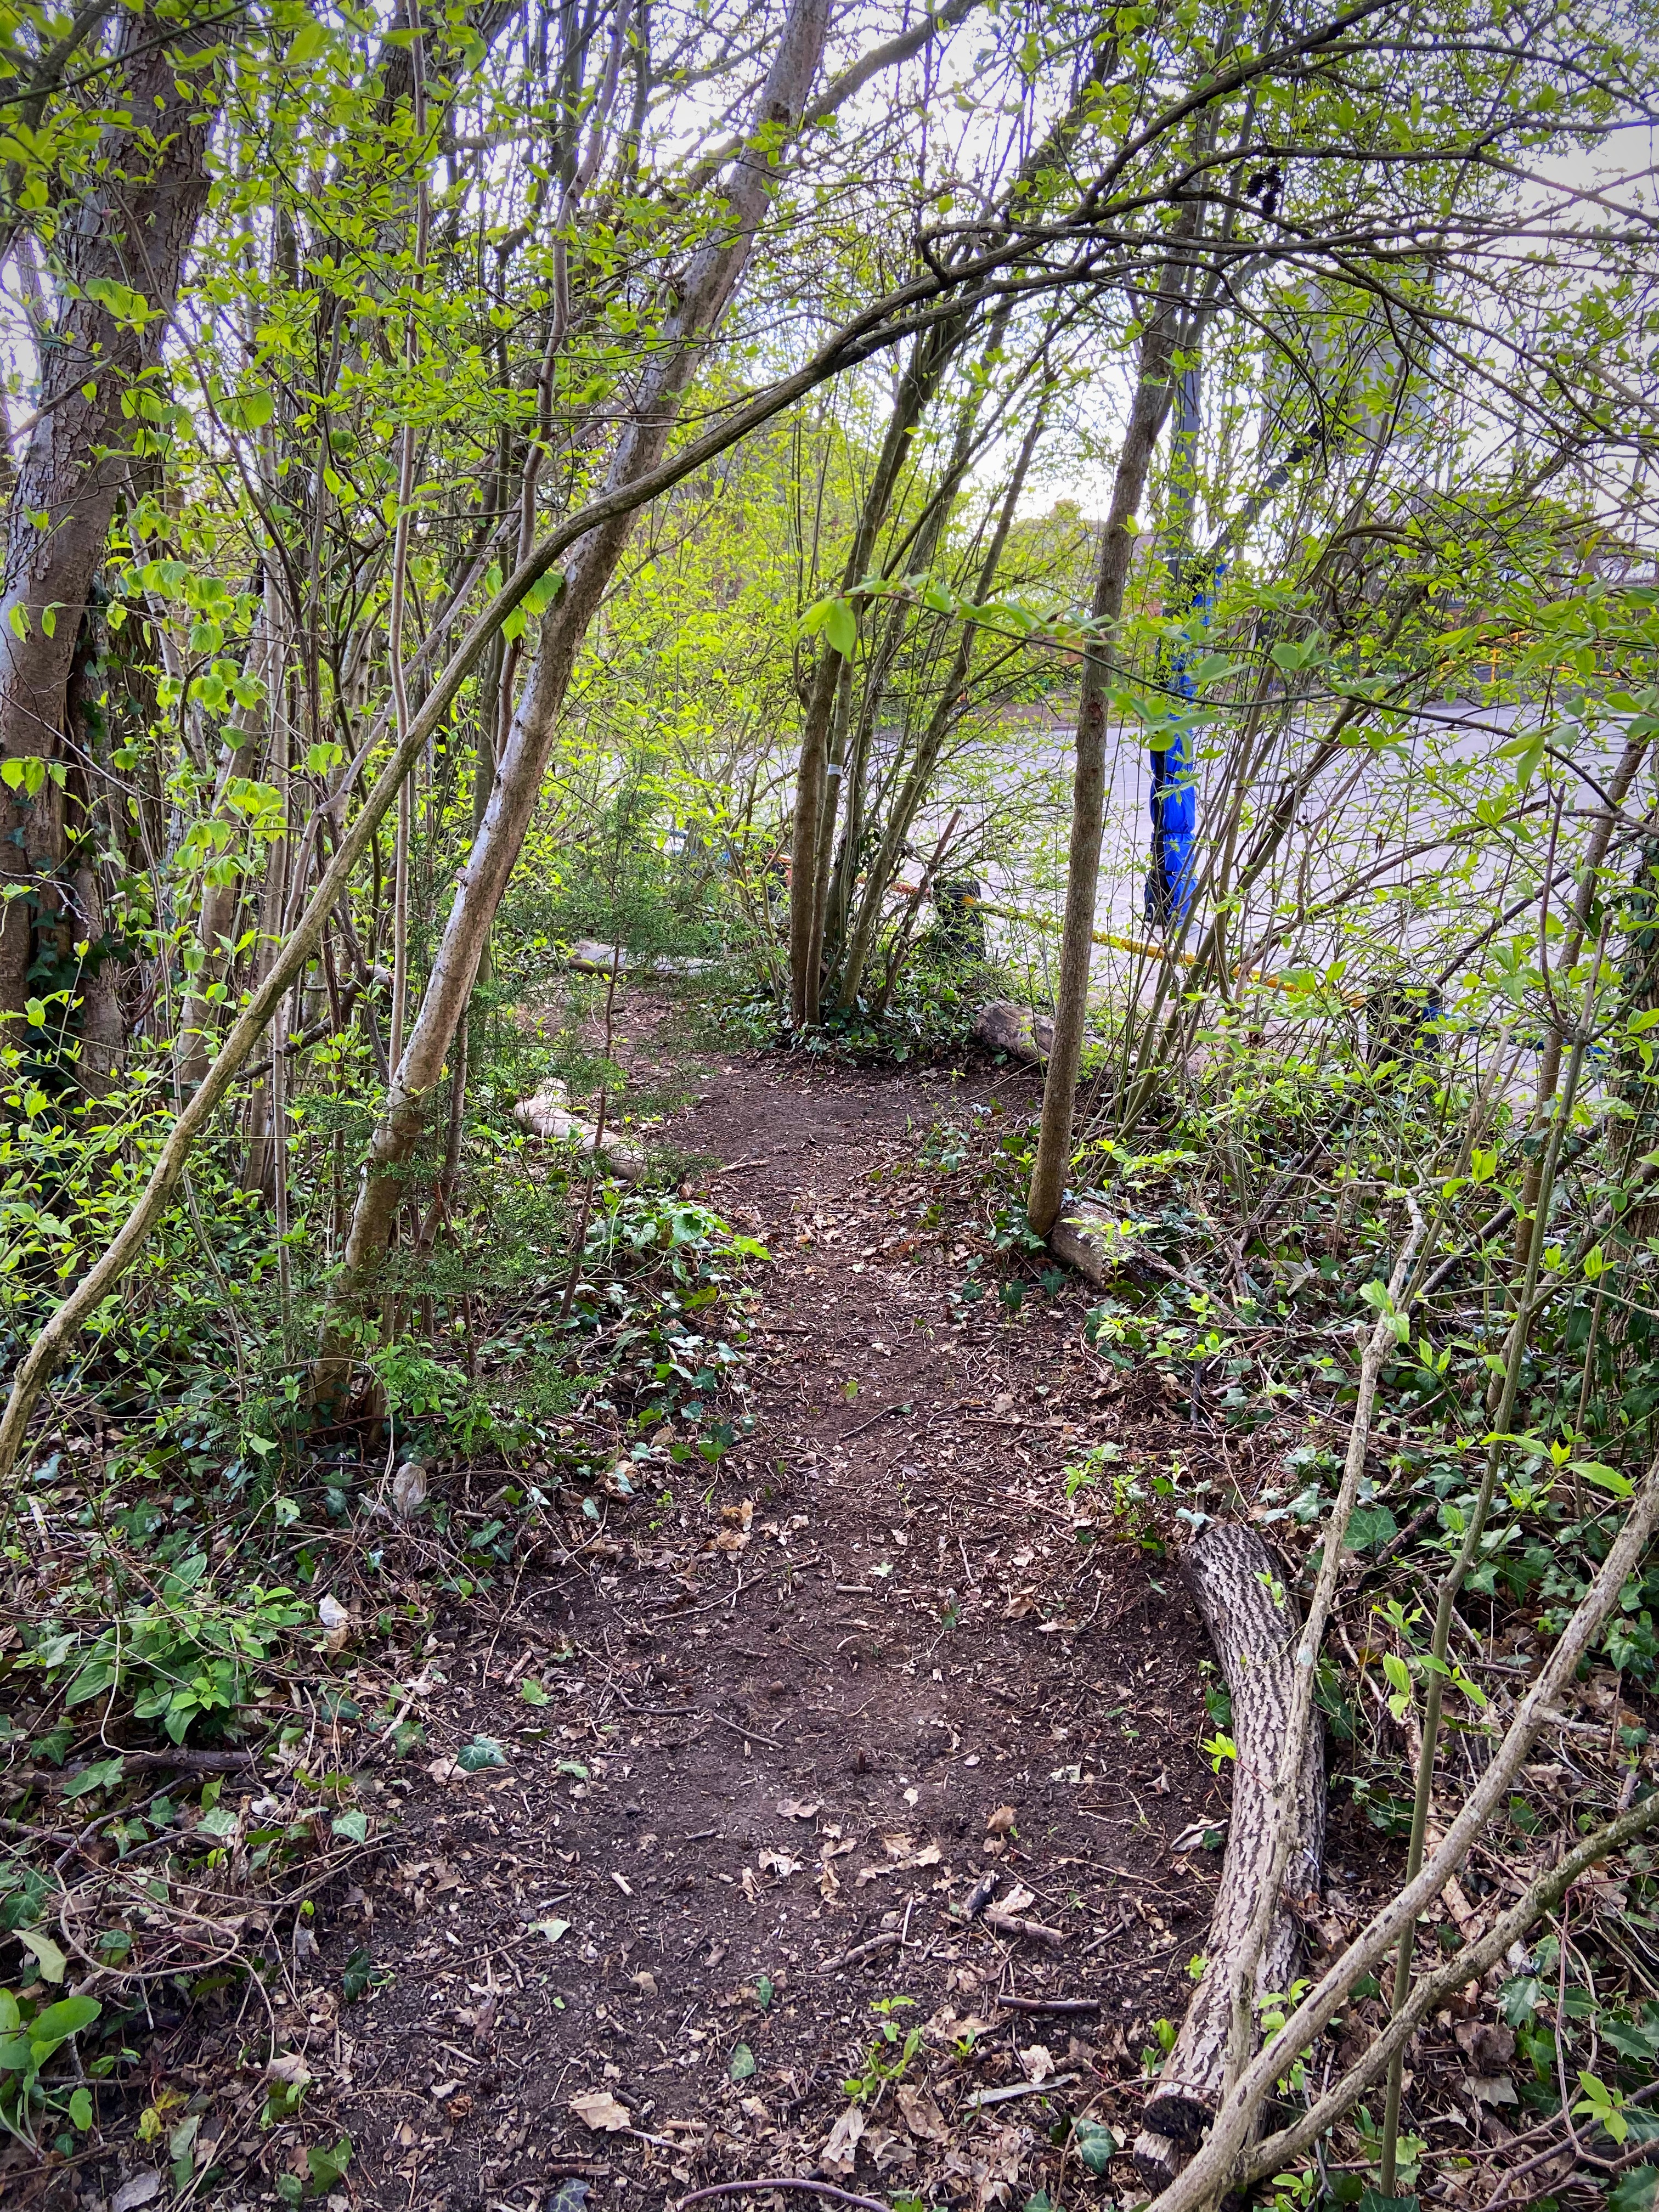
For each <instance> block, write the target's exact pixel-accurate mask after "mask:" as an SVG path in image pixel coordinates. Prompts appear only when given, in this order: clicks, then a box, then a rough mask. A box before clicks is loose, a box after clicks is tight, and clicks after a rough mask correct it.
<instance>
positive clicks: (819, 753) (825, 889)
mask: <svg viewBox="0 0 1659 2212" xmlns="http://www.w3.org/2000/svg"><path fill="white" fill-rule="evenodd" d="M967 328H968V325H967V319H966V318H965V317H963V319H962V320H960V321H957V320H956V319H952V320H951V321H950V322H948V323H945V324H942V325H939V327H938V328H936V329H933V330H931V331H924V332H923V333H922V335H921V337H919V338H918V339H917V340H916V342H915V346H914V347H913V348H912V349H911V354H910V359H909V361H908V363H907V364H906V367H905V371H904V374H903V375H902V378H901V379H900V380H899V388H898V392H897V395H896V398H895V399H894V401H893V411H892V413H891V415H890V416H889V417H888V422H887V435H886V436H885V437H884V439H883V441H882V447H881V453H880V455H879V457H878V459H877V462H876V468H875V474H874V475H873V477H872V478H871V482H870V489H869V490H868V491H867V492H866V494H865V496H864V504H863V506H862V507H861V508H860V512H859V520H858V527H857V529H856V530H855V531H854V533H853V543H852V546H851V549H850V550H849V551H848V556H847V561H846V564H845V566H844V567H843V568H842V592H850V591H851V590H852V588H853V586H854V585H855V584H857V583H859V582H860V581H861V580H863V578H864V577H865V576H866V575H867V574H868V573H869V568H870V563H871V562H872V559H873V558H874V556H875V550H876V539H877V538H878V536H879V535H880V532H881V527H882V525H883V524H884V522H885V521H886V520H887V513H888V509H889V508H890V507H891V505H892V501H893V493H894V490H895V489H896V486H897V483H898V479H899V472H900V471H901V470H902V467H903V465H904V460H905V456H906V455H907V454H908V452H909V450H910V441H911V439H912V438H913V437H914V436H915V432H916V427H917V425H918V424H919V423H920V422H921V418H922V416H923V415H924V414H925V413H926V411H927V407H928V405H929V404H930V403H931V401H932V400H933V396H934V394H935V393H936V392H938V390H939V380H940V379H941V378H942V377H943V375H944V374H945V369H946V368H947V367H948V366H949V363H950V361H951V356H952V355H953V354H954V353H955V352H956V350H957V347H958V346H959V345H960V344H961V343H962V341H963V337H965V335H966V334H967ZM850 674H851V664H850V662H849V661H848V659H847V658H846V657H845V656H844V655H842V653H837V652H836V648H835V647H834V646H832V645H830V644H829V642H828V641H827V640H826V641H825V644H824V647H823V653H822V654H821V655H820V656H819V659H818V665H817V669H816V670H815V671H814V672H813V677H812V687H811V690H810V692H809V693H808V695H807V700H806V713H805V720H804V722H803V725H802V728H801V738H800V760H799V766H798V768H797V769H796V772H795V837H794V857H793V861H792V863H791V866H790V870H789V998H790V1011H791V1013H792V1016H793V1020H794V1023H795V1026H796V1027H797V1028H798V1029H799V1028H811V1026H812V1025H813V1024H815V1023H816V1022H817V1018H818V998H819V993H820V990H821V988H822V984H823V977H822V972H821V971H822V969H823V924H824V916H825V912H826V909H827V906H828V902H829V866H828V861H829V854H831V853H833V851H834V848H835V823H836V813H837V811H838V810H839V807H840V804H841V781H842V769H844V767H845V762H844V760H838V759H836V757H835V754H836V744H835V743H834V737H835V735H836V732H839V734H840V736H841V738H842V750H844V749H845V732H846V722H847V712H848V709H847V690H848V683H849V680H850Z"/></svg>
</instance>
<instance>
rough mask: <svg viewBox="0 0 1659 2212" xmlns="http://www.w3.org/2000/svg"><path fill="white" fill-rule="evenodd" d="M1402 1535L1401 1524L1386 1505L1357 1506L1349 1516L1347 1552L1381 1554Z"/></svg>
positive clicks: (1344, 1548)
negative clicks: (1385, 1547)
mask: <svg viewBox="0 0 1659 2212" xmlns="http://www.w3.org/2000/svg"><path fill="white" fill-rule="evenodd" d="M1398 1534H1400V1523H1399V1522H1397V1521H1396V1520H1395V1517H1394V1515H1393V1514H1392V1513H1391V1512H1390V1511H1389V1508H1388V1507H1387V1506H1386V1505H1356V1506H1355V1507H1354V1509H1353V1511H1352V1513H1351V1514H1350V1515H1349V1516H1348V1527H1347V1533H1346V1535H1345V1536H1344V1537H1343V1539H1342V1548H1343V1550H1344V1551H1345V1552H1380V1551H1381V1550H1382V1549H1383V1546H1384V1545H1385V1544H1389V1543H1392V1542H1393V1541H1394V1539H1395V1537H1396V1536H1397V1535H1398Z"/></svg>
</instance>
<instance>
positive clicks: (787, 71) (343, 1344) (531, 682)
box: [317, 0, 829, 1405]
mask: <svg viewBox="0 0 1659 2212" xmlns="http://www.w3.org/2000/svg"><path fill="white" fill-rule="evenodd" d="M828 12H829V11H828V0H794V5H793V8H792V9H791V12H790V15H789V19H788V21H787V25H786V26H785V28H784V32H783V36H782V39H781V44H780V46H779V49H778V53H777V57H776V58H775V61H774V63H773V65H772V69H771V71H770V73H769V76H768V79H767V82H766V86H765V88H764V90H763V94H762V95H761V102H760V108H759V112H758V113H757V117H756V118H755V124H754V126H753V128H752V129H751V131H750V137H749V147H748V150H747V151H746V152H745V154H744V155H743V156H742V157H741V158H740V159H739V160H738V161H736V162H734V163H733V165H732V169H731V171H730V173H729V181H728V184H727V186H726V192H725V212H726V222H725V225H724V226H723V230H724V234H723V235H720V236H718V237H716V238H715V239H714V240H712V241H711V242H710V244H708V246H705V247H704V248H703V249H702V252H700V253H699V254H698V255H697V257H696V259H695V260H694V261H693V262H692V264H691V265H690V269H689V270H687V271H686V275H685V278H684V286H683V289H682V291H681V294H680V298H679V303H678V307H676V308H675V310H674V312H673V313H671V315H670V317H669V318H668V319H667V321H666V323H665V325H664V328H663V330H662V332H661V334H660V337H659V344H658V351H657V355H656V358H655V360H654V361H653V363H652V365H651V366H650V367H649V368H648V369H647V372H646V374H645V376H644V378H643V380H642V382H641V390H640V393H639V398H638V400H637V402H636V405H635V415H634V419H633V421H632V422H630V423H629V426H628V428H627V429H626V430H625V431H624V432H623V436H622V439H621V441H620V442H619V443H618V445H617V451H616V454H615V457H614V458H613V459H612V462H611V469H610V471H609V475H608V478H607V489H612V490H615V489H619V488H621V487H623V486H625V485H627V484H628V483H631V482H633V481H635V479H637V478H639V477H644V476H646V475H647V474H648V473H649V472H650V471H652V470H653V468H654V467H655V466H656V465H657V464H658V462H659V460H660V459H662V456H663V453H664V452H665V448H666V447H667V443H668V440H669V436H670V434H671V431H672V429H673V427H674V422H675V420H676V417H677V416H678V410H679V402H680V398H681V396H682V395H683V393H684V391H685V389H686V386H688V384H689V383H690V380H691V379H692V377H693V376H694V375H695V374H696V369H697V368H698V366H699V364H700V363H701V362H702V359H703V357H704V355H705V353H706V350H707V347H708V339H709V336H710V334H711V332H712V331H713V330H714V325H716V324H717V322H718V321H719V319H720V315H721V313H723V311H724V309H725V307H726V302H727V301H729V300H730V298H731V296H732V291H733V290H734V289H735V287H736V285H737V283H738V279H739V278H740V277H741V276H742V274H743V270H744V266H745V264H746V263H747V261H748V258H749V254H750V249H751V247H752V246H753V243H754V240H755V236H756V233H757V229H758V228H759V225H760V223H761V221H762V218H763V216H764V214H765V211H766V209H767V206H768V204H769V202H770V199H771V197H772V194H773V191H774V189H775V183H776V178H777V173H778V158H779V155H780V153H781V147H782V143H783V141H784V140H785V138H786V137H787V135H788V134H789V132H790V131H793V128H794V127H795V126H796V125H797V124H798V123H799V118H800V114H801V111H802V109H803V107H804V106H805V100H806V95H807V94H808V92H809V91H810V90H811V85H812V82H813V79H814V78H815V76H817V69H818V64H819V62H820V60H821V58H822V55H823V40H824V34H825V31H826V28H827V24H828ZM633 519H634V518H633V512H632V510H629V511H627V512H624V513H620V514H617V515H616V516H613V517H612V518H611V520H608V521H606V522H604V523H601V524H599V526H597V527H596V528H595V529H593V530H592V531H591V532H589V533H588V535H587V536H586V538H582V539H580V541H579V542H578V544H576V546H575V547H574V550H573V551H572V554H571V557H570V562H569V566H568V569H567V571H566V578H565V588H564V591H563V593H562V597H561V598H560V599H559V600H558V602H557V604H556V605H555V606H554V607H552V608H550V610H549V611H548V612H547V613H546V615H545V616H544V619H543V623H542V630H541V638H540V641H539V643H538V647H537V652H536V658H535V661H534V664H533V665H532V668H531V671H530V675H529V678H528V679H527V682H526V687H525V694H524V697H523V699H522V701H521V702H520V706H519V709H518V712H517V714H516V715H515V716H514V718H513V727H512V731H511V733H510V734H509V736H508V738H507V744H506V746H505V748H504V749H503V751H502V754H501V759H500V761H499V763H498V764H497V768H496V773H495V786H494V788H493V789H492V791H491V793H490V797H489V805H488V806H487V808H486V809H485V811H484V818H483V823H482V824H481V826H480V828H479V831H478V835H477V837H476V838H475V839H474V841H473V845H472V850H471V855H470V857H469V859H468V861H467V864H466V866H465V870H464V871H463V872H462V876H461V879H460V883H459V885H458V887H457V890H456V893H455V899H454V903H453V907H452V908H451V910H450V916H449V921H448V923H447V927H446V928H445V931H444V935H443V939H442V942H441V944H440V945H439V947H438V951H437V955H436V957H435V960H434V963H433V967H432V972H431V975H430V976H429V977H428V982H427V987H426V991H425V994H424V996H423V997H422V1001H421V1006H420V1011H419V1012H418V1014H417V1015H416V1019H415V1022H414V1024H413V1025H412V1027H411V1029H410V1036H409V1042H408V1044H407V1047H406V1048H405V1049H404V1054H403V1058H402V1060H401V1062H400V1063H399V1065H398V1067H397V1068H396V1069H395V1071H394V1073H393V1076H392V1087H391V1091H390V1094H389V1096H388V1097H387V1100H386V1109H385V1111H384V1113H383V1115H382V1116H381V1119H380V1125H379V1127H377V1129H376V1130H375V1133H374V1139H373V1141H372V1144H371V1146H370V1151H369V1157H368V1161H367V1162H366V1163H365V1165H364V1170H363V1180H362V1188H361V1190H360V1193H359V1195H358V1200H357V1205H356V1210H355V1211H354V1213H353V1215H352V1222H351V1230H350V1234H349V1237H348V1238H347V1241H346V1250H345V1257H344V1262H343V1267H342V1268H341V1272H340V1276H339V1279H338V1281H337V1285H336V1290H335V1296H334V1299H333V1302H332V1304H331V1311H330V1318H329V1321H328V1323H327V1325H326V1327H325V1333H324V1343H323V1346H322V1350H321V1356H320V1358H319V1363H318V1372H317V1396H318V1400H319V1403H321V1404H324V1405H329V1404H331V1403H333V1402H334V1401H336V1400H337V1397H338V1395H340V1392H341V1389H342V1388H343V1383H344V1381H345V1367H346V1361H347V1356H348V1355H347V1329H346V1316H347V1311H348V1309H349V1304H350V1303H351V1302H352V1301H353V1300H354V1299H355V1298H356V1297H358V1296H359V1295H361V1293H362V1291H363V1289H364V1287H365V1286H366V1285H367V1284H368V1280H369V1279H370V1278H371V1277H372V1275H373V1274H374V1271H375V1269H376V1268H377V1267H378V1266H379V1264H380V1258H381V1255H383V1253H384V1252H385V1250H386V1243H387V1240H388V1237H389V1236H390V1233H391V1229H392V1222H393V1219H394V1218H395V1216H396V1212H397V1206H398V1199H399V1196H400V1194H401V1193H402V1190H403V1187H404V1182H403V1170H404V1164H405V1163H406V1162H407V1161H408V1159H409V1158H410V1155H411V1154H412V1152H414V1149H415V1146H416V1143H417V1142H418V1141H419V1139H420V1135H421V1132H422V1127H424V1124H425V1121H426V1115H427V1111H428V1103H429V1102H430V1100H431V1098H432V1097H433V1094H434V1092H435V1090H436V1088H437V1085H438V1084H439V1081H440V1079H441V1076H442V1073H443V1066H444V1060H445V1057H446V1055H447V1053H448V1050H449V1047H450V1043H451V1041H452V1039H453V1036H454V1034H455V1027H456V1024H457V1023H458V1022H459V1020H460V1018H461V1016H462V1014H463V1013H464V1012H465V1007H466V1003H467V1000H468V997H469V994H471V988H472V983H473V979H474V976H475V975H476V972H477V963H478V956H479V952H480V951H481V949H482V946H483V941H484V937H485V933H486V932H487V931H488V929H489V925H490V922H491V921H492V920H493V919H494V917H495V909H496V908H497V906H498V905H499V904H500V902H501V894H502V892H503V891H504V890H506V888H507V878H508V877H509V876H510V875H511V873H512V871H513V864H514V863H515V861H516V860H517V859H518V856H519V852H520V848H521V846H522V845H523V842H524V838H525V833H526V830H527V829H528V828H529V826H530V822H531V817H532V815H533V813H534V811H535V807H536V802H537V799H538V796H539V794H540V791H541V782H542V775H543V772H544V769H545V767H546V764H547V759H548V755H549V753H550V750H551V748H552V743H553V737H554V732H555V731H556V727H557V725H558V718H559V713H560V709H561V708H562V705H563V703H564V696H565V692H566V690H567V689H568V684H569V682H570V676H571V671H572V670H573V669H574V665H575V661H576V655H577V653H578V652H579V650H580V646H581V642H582V639H583V636H584V635H585V634H586V629H587V626H588V624H589V623H590V622H592V618H593V617H594V615H595V614H596V613H597V612H598V611H599V605H600V602H601V601H602V599H603V598H604V596H605V591H606V589H607V587H608V586H609V585H610V582H611V578H612V576H613V575H614V574H615V573H616V568H617V562H618V561H619V560H620V558H621V557H622V553H623V547H624V546H625V545H626V544H627V542H628V538H629V533H630V532H631V530H632V528H633Z"/></svg>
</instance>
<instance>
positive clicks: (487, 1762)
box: [455, 1735, 507, 1774]
mask: <svg viewBox="0 0 1659 2212" xmlns="http://www.w3.org/2000/svg"><path fill="white" fill-rule="evenodd" d="M455 1764H456V1765H457V1766H459V1768H460V1770H461V1771H462V1773H463V1774H481V1773H482V1772H483V1770H484V1769H485V1767H487V1766H505V1765H507V1753H505V1752H504V1751H503V1750H502V1749H501V1746H500V1744H498V1743H497V1742H496V1741H495V1737H494V1736H493V1735H475V1736H474V1737H473V1739H472V1741H471V1743H465V1744H463V1745H462V1746H461V1748H460V1750H459V1752H458V1753H456V1755H455Z"/></svg>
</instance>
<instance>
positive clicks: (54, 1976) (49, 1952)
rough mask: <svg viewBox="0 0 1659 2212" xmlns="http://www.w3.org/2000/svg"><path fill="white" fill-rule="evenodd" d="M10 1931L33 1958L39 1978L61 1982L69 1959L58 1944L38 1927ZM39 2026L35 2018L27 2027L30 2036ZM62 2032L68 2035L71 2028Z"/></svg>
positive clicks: (33, 2034)
mask: <svg viewBox="0 0 1659 2212" xmlns="http://www.w3.org/2000/svg"><path fill="white" fill-rule="evenodd" d="M12 1933H13V1934H14V1935H15V1936H16V1938H17V1940H18V1942H20V1943H21V1945H22V1947H23V1948H24V1949H25V1950H26V1951H27V1952H28V1954H30V1956H31V1957H32V1958H33V1960H34V1963H35V1965H36V1966H39V1968H40V1973H41V1978H42V1979H43V1980H45V1981H48V1982H61V1981H62V1980H63V1978H64V1975H65V1974H66V1973H67V1972H68V1971H69V1960H67V1959H66V1958H65V1957H64V1954H63V1953H62V1952H61V1951H60V1950H59V1949H58V1946H57V1945H56V1944H55V1943H54V1942H52V1938H51V1936H43V1935H42V1934H41V1932H40V1929H38V1928H16V1929H13V1931H12ZM70 2002H73V2000H72V1999H71V2000H70ZM57 2009H58V2008H57V2007H56V2005H52V2006H49V2007H48V2008H47V2010H48V2011H52V2012H55V2011H56V2010H57ZM43 2016H44V2015H43ZM39 2028H40V2021H38V2020H37V2021H35V2022H34V2023H33V2026H32V2027H30V2029H29V2033H30V2035H31V2036H37V2033H38V2030H39ZM71 2033H73V2030H72V2029H70V2028H65V2029H64V2034H65V2035H69V2034H71Z"/></svg>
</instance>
